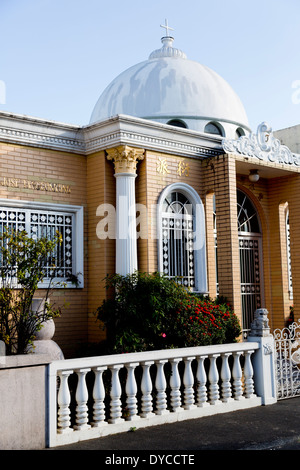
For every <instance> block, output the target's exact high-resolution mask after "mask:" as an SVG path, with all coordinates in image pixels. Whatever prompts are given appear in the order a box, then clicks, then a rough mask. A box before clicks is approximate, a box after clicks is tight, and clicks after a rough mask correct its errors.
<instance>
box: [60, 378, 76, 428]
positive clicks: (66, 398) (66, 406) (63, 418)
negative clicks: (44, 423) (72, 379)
mask: <svg viewBox="0 0 300 470" xmlns="http://www.w3.org/2000/svg"><path fill="white" fill-rule="evenodd" d="M72 373H73V371H72V370H62V371H59V372H58V376H59V378H60V386H59V392H58V397H57V404H58V418H57V423H58V430H57V432H58V433H59V434H64V433H66V432H70V431H73V429H72V428H70V425H71V419H70V402H71V395H70V390H69V385H68V378H69V376H70V375H71V374H72Z"/></svg>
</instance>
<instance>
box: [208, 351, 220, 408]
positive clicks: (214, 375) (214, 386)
mask: <svg viewBox="0 0 300 470" xmlns="http://www.w3.org/2000/svg"><path fill="white" fill-rule="evenodd" d="M217 357H219V354H210V355H209V359H210V367H209V374H208V378H209V398H210V403H211V404H212V405H217V404H218V403H219V401H220V400H219V397H220V393H219V372H218V368H217Z"/></svg>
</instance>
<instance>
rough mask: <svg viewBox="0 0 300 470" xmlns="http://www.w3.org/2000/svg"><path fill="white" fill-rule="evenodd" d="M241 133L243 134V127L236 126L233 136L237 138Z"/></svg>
mask: <svg viewBox="0 0 300 470" xmlns="http://www.w3.org/2000/svg"><path fill="white" fill-rule="evenodd" d="M243 135H245V132H244V131H243V129H242V128H241V127H238V128H237V129H236V131H235V138H236V139H239V138H240V137H242V136H243Z"/></svg>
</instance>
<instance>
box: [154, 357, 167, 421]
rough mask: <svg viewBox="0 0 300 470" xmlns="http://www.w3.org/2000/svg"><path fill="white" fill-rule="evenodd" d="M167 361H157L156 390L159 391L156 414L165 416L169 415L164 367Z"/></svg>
mask: <svg viewBox="0 0 300 470" xmlns="http://www.w3.org/2000/svg"><path fill="white" fill-rule="evenodd" d="M166 362H167V360H159V361H155V363H156V365H157V372H156V380H155V388H156V391H157V396H156V412H155V413H156V414H157V415H163V414H167V413H169V411H168V410H167V395H166V386H167V382H166V377H165V372H164V365H165V363H166Z"/></svg>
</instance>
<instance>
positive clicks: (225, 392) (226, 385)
mask: <svg viewBox="0 0 300 470" xmlns="http://www.w3.org/2000/svg"><path fill="white" fill-rule="evenodd" d="M230 355H231V353H223V354H222V355H221V356H222V367H221V379H222V401H223V402H224V403H228V402H230V401H233V398H232V391H231V382H230V380H231V372H230V367H229V364H228V358H229V356H230Z"/></svg>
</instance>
